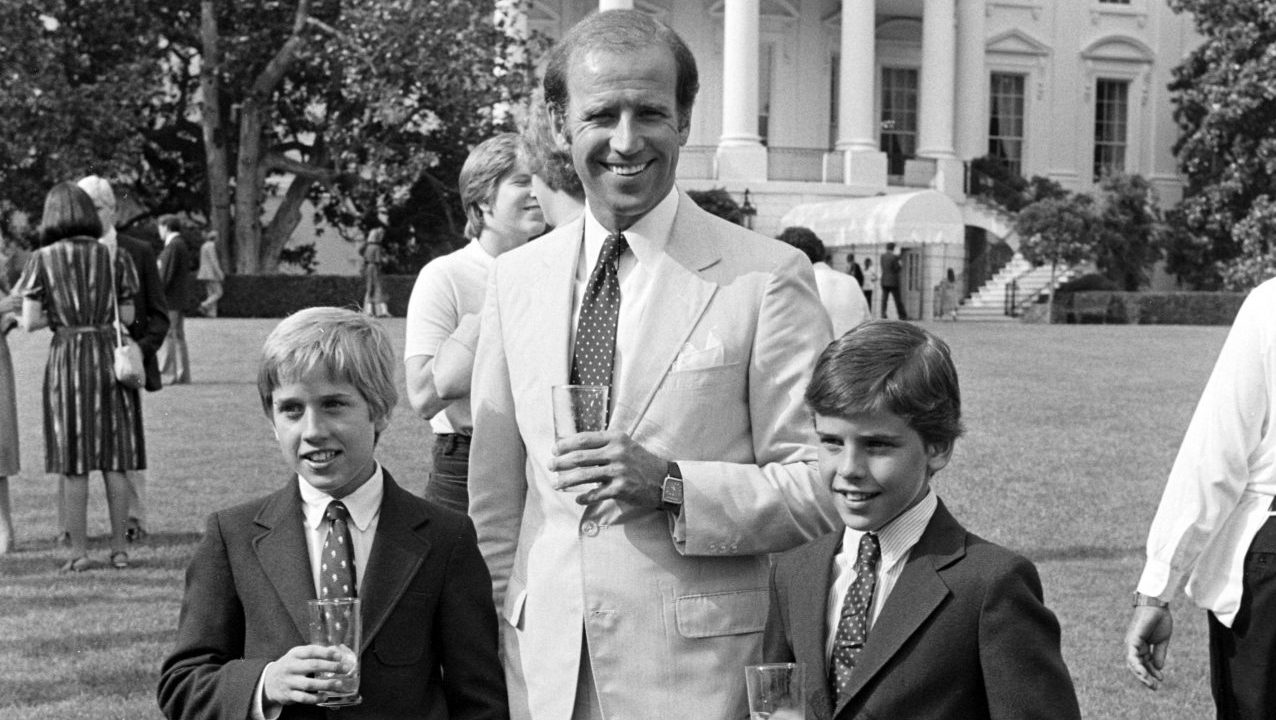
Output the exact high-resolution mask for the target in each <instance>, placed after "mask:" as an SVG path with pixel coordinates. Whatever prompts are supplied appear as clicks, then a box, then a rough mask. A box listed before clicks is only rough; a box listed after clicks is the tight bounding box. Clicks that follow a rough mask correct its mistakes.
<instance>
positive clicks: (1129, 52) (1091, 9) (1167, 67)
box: [520, 0, 1199, 317]
mask: <svg viewBox="0 0 1276 720" xmlns="http://www.w3.org/2000/svg"><path fill="white" fill-rule="evenodd" d="M520 7H521V12H523V13H525V15H526V23H527V27H528V28H529V29H531V30H534V31H537V32H540V33H543V34H545V35H547V36H549V37H551V38H557V37H560V36H561V35H562V34H563V33H564V32H565V31H566V30H567V29H568V28H569V27H571V25H572V24H574V23H575V22H577V21H578V20H580V19H581V18H583V17H584V16H585V15H587V14H588V13H590V12H593V11H595V10H599V9H610V8H618V7H630V8H636V9H638V10H641V11H643V12H647V13H650V14H651V15H653V16H655V17H656V18H658V19H660V20H662V21H664V22H665V23H667V24H668V25H670V26H671V27H673V28H674V29H675V30H676V31H677V32H678V33H679V34H680V35H681V36H682V37H683V38H684V40H686V42H687V44H688V45H689V46H690V47H691V50H692V52H693V53H694V54H695V56H696V60H697V62H698V66H699V71H700V81H701V90H700V94H699V97H698V98H697V101H696V106H695V110H694V112H693V117H692V126H691V135H690V139H689V141H688V144H687V147H685V148H684V149H683V153H682V158H681V160H680V164H679V168H678V178H679V185H680V186H681V187H683V188H684V189H688V190H698V189H699V190H703V189H710V188H715V187H721V188H725V189H726V190H727V191H728V192H730V193H731V194H732V195H733V196H734V197H736V199H737V200H741V201H743V200H744V199H745V197H746V191H747V197H748V199H749V204H750V205H751V206H752V207H754V208H756V215H755V216H754V217H753V219H752V221H753V223H754V227H755V229H757V230H758V231H760V232H762V233H765V234H768V235H775V234H777V233H778V232H779V231H780V230H781V229H782V228H783V227H784V226H785V225H789V224H805V225H808V226H810V227H812V229H814V230H815V231H816V232H817V233H818V234H819V235H820V236H821V237H822V238H823V239H824V241H825V244H826V245H828V246H830V248H832V249H834V251H835V252H834V261H835V264H839V265H843V264H844V263H845V255H846V252H847V251H854V252H856V254H857V256H858V257H860V258H863V257H872V258H875V262H876V258H877V256H878V255H879V254H880V252H881V251H882V249H883V246H884V244H885V243H886V242H888V241H894V242H896V243H897V244H898V246H899V248H900V249H901V250H902V251H903V260H904V266H905V299H906V302H907V303H908V305H909V308H910V315H911V316H913V317H925V316H929V310H930V308H929V305H930V303H929V302H927V301H926V295H927V293H928V292H929V288H931V287H933V286H934V285H935V283H936V282H938V280H939V279H940V277H941V276H942V275H943V274H944V272H945V270H946V269H947V268H953V269H954V270H955V271H956V272H957V274H958V275H959V276H960V277H961V278H962V279H963V281H964V283H963V285H964V288H965V289H967V290H968V291H973V290H974V289H975V288H976V287H977V286H978V285H979V284H981V283H982V282H983V280H984V279H986V278H987V276H988V275H989V273H990V271H991V269H992V268H991V267H990V266H989V263H988V262H987V261H986V259H985V258H986V257H987V256H988V250H989V248H990V247H992V246H994V245H997V244H998V243H1000V242H1004V241H1006V240H1008V239H1009V240H1010V241H1011V242H1015V241H1014V239H1013V238H1009V237H1008V233H1009V230H1008V223H1007V219H1006V218H1005V217H1002V216H999V215H998V214H997V213H996V212H995V211H992V210H990V209H989V208H986V207H984V206H982V205H981V204H979V203H976V202H974V201H972V200H970V199H968V198H967V195H966V189H967V175H968V173H967V168H968V163H969V161H970V160H972V159H973V158H977V157H981V156H984V155H992V156H995V157H997V158H998V159H1000V160H1001V162H1003V163H1005V165H1006V166H1007V167H1009V168H1010V169H1013V170H1014V171H1015V172H1017V173H1019V174H1020V175H1022V176H1024V177H1031V176H1033V175H1042V176H1045V177H1048V178H1051V179H1053V180H1056V181H1058V182H1060V183H1061V184H1063V185H1064V186H1065V187H1067V188H1069V189H1072V190H1079V191H1087V190H1090V189H1092V188H1093V187H1094V186H1095V183H1096V180H1097V179H1098V178H1099V177H1100V176H1101V175H1102V173H1103V172H1105V171H1110V170H1116V171H1125V172H1131V173H1139V174H1141V175H1143V176H1144V177H1146V178H1148V179H1149V180H1150V181H1151V182H1152V184H1153V185H1154V186H1155V187H1156V188H1157V190H1158V192H1159V194H1160V197H1161V200H1162V202H1163V204H1169V203H1173V202H1176V201H1177V200H1178V198H1179V196H1180V192H1181V190H1180V188H1181V179H1180V176H1179V175H1178V173H1177V171H1176V167H1175V162H1174V158H1173V155H1172V153H1171V147H1172V145H1173V143H1174V141H1175V139H1176V138H1177V128H1176V126H1175V124H1174V122H1173V117H1172V105H1171V102H1170V97H1169V92H1168V90H1167V87H1166V86H1167V84H1168V83H1169V82H1170V80H1171V72H1172V69H1173V68H1174V67H1175V66H1176V65H1178V64H1179V63H1180V62H1181V60H1182V59H1183V57H1184V56H1185V54H1186V53H1187V52H1188V51H1189V50H1190V49H1191V48H1192V47H1194V46H1195V44H1196V43H1198V42H1199V39H1198V38H1197V37H1196V35H1195V34H1194V32H1193V29H1192V22H1191V18H1190V17H1187V16H1182V15H1178V14H1175V13H1173V12H1172V11H1171V10H1170V9H1169V7H1168V4H1167V2H1166V0H533V1H532V2H530V3H527V2H523V3H521V6H520ZM902 195H908V197H897V196H902Z"/></svg>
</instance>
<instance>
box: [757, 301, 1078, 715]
mask: <svg viewBox="0 0 1276 720" xmlns="http://www.w3.org/2000/svg"><path fill="white" fill-rule="evenodd" d="M806 403H807V405H808V406H809V407H810V409H811V412H812V413H813V414H814V415H815V434H816V435H817V436H818V437H819V442H820V461H819V466H820V475H821V477H822V478H823V479H824V482H825V483H827V484H828V486H829V488H830V490H831V491H832V493H833V494H834V496H835V497H836V501H835V502H836V505H837V511H838V514H839V515H841V517H842V522H843V524H844V527H841V528H839V529H837V530H835V531H834V532H832V533H829V534H828V535H825V536H824V537H821V538H818V539H816V540H814V541H812V542H810V543H808V544H806V545H803V546H802V547H800V548H797V549H796V550H791V551H789V552H787V553H785V554H783V555H781V556H779V557H778V558H777V559H776V561H775V564H774V566H773V569H772V572H771V583H770V585H771V603H770V615H769V617H768V618H767V623H766V640H765V646H764V650H763V659H764V660H765V661H766V662H799V663H805V665H806V688H807V692H806V696H807V717H808V718H832V719H833V720H851V718H908V719H909V720H955V719H957V718H960V719H961V720H992V719H993V718H1021V719H1027V718H1036V719H1038V720H1047V719H1048V720H1079V718H1080V717H1081V710H1080V708H1079V707H1078V704H1077V696H1076V691H1075V690H1074V689H1073V685H1072V677H1071V676H1070V675H1069V674H1068V668H1067V665H1065V664H1064V661H1063V655H1062V653H1061V651H1060V628H1059V621H1058V620H1057V619H1056V618H1055V616H1054V613H1052V612H1051V611H1050V610H1049V608H1047V607H1046V605H1045V602H1044V600H1043V598H1042V589H1041V578H1040V577H1039V576H1038V573H1037V569H1036V567H1034V566H1033V564H1032V562H1030V561H1029V560H1027V559H1026V558H1023V557H1021V556H1019V555H1017V554H1015V553H1013V552H1011V551H1010V550H1007V549H1006V548H1003V547H1001V546H999V545H995V544H993V543H990V542H988V541H987V540H984V539H983V538H980V537H978V536H976V535H974V534H972V533H970V532H968V531H967V530H966V528H964V527H963V526H962V525H961V523H959V522H958V521H957V520H956V519H955V518H954V517H953V516H952V514H951V513H949V511H948V508H947V506H945V505H944V502H943V501H942V500H940V499H939V497H938V496H937V495H936V494H935V489H934V485H933V483H934V477H935V474H936V473H937V472H939V471H940V470H942V469H943V468H944V467H946V466H947V465H948V461H949V460H950V459H951V457H952V452H953V446H954V443H955V442H956V441H957V438H958V437H960V436H961V434H962V421H961V391H960V389H959V386H958V380H957V369H956V367H954V366H953V362H952V355H951V353H950V352H949V350H948V346H947V345H946V344H945V343H944V341H943V340H940V339H939V338H938V337H936V336H935V335H934V334H932V333H930V332H928V331H926V330H923V329H922V328H919V327H916V326H914V325H911V324H909V323H906V322H900V321H897V320H875V321H873V322H869V323H865V324H864V325H861V326H859V327H858V328H855V329H854V330H852V331H850V332H849V333H847V334H845V335H843V336H841V337H840V338H838V339H836V340H834V341H833V342H832V343H831V344H830V345H829V346H828V347H827V348H826V349H825V350H824V352H823V354H821V355H820V358H819V361H818V362H817V363H816V365H815V370H814V372H813V373H812V375H811V384H810V385H809V386H808V387H807V389H806Z"/></svg>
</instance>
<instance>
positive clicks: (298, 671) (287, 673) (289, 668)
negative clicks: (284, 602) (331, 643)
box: [261, 645, 348, 709]
mask: <svg viewBox="0 0 1276 720" xmlns="http://www.w3.org/2000/svg"><path fill="white" fill-rule="evenodd" d="M339 657H340V655H339V654H338V653H337V650H336V648H331V647H325V646H323V645H298V646H297V647H295V648H293V649H291V650H289V651H288V652H286V653H284V655H283V657H281V658H279V659H278V660H276V661H275V662H273V663H271V664H269V665H267V666H266V670H265V672H263V673H262V683H261V689H262V693H263V694H264V695H265V696H266V697H265V702H263V703H262V705H263V709H268V708H269V707H270V706H271V705H296V704H302V705H314V704H316V703H318V702H319V701H320V700H322V699H323V698H322V696H321V695H322V693H324V692H327V691H331V690H336V689H337V688H338V685H339V683H340V682H341V679H340V678H334V679H329V680H321V679H319V678H317V677H314V676H315V675H317V674H319V673H322V672H331V673H340V672H344V671H345V670H347V669H348V668H342V667H341V662H340V660H339Z"/></svg>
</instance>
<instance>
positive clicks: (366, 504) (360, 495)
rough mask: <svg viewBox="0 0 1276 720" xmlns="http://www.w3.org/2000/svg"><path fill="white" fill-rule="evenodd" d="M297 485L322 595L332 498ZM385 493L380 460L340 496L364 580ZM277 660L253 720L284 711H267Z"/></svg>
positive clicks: (260, 690) (359, 579)
mask: <svg viewBox="0 0 1276 720" xmlns="http://www.w3.org/2000/svg"><path fill="white" fill-rule="evenodd" d="M297 487H298V488H299V489H300V490H301V505H302V508H301V512H302V522H303V524H304V526H305V529H306V551H307V552H308V553H309V554H310V575H311V579H312V580H313V581H314V584H315V597H319V556H320V555H321V554H322V553H323V541H324V540H326V539H327V537H328V523H327V522H326V521H325V520H324V517H323V515H324V512H326V511H327V509H328V503H330V502H332V500H333V497H332V496H331V495H329V494H328V493H325V492H323V491H321V490H316V489H315V488H314V486H312V485H311V484H310V483H308V482H306V481H305V480H304V479H303V478H302V477H301V476H300V475H299V476H297ZM384 494H385V480H384V475H383V474H382V472H381V463H377V467H376V469H375V470H373V471H372V477H370V478H368V481H367V482H365V483H364V484H363V485H361V486H360V487H359V489H358V490H355V491H354V492H352V493H350V494H349V495H347V496H345V497H343V498H341V502H342V503H343V504H344V505H345V506H346V510H347V511H348V512H349V513H350V522H349V523H347V525H348V526H349V528H350V541H351V543H352V544H353V545H354V578H355V582H356V583H359V584H362V583H363V571H364V570H366V569H367V567H368V557H369V556H370V555H371V554H372V541H373V539H374V538H376V535H377V523H378V522H380V520H381V498H382V496H383V495H384ZM273 664H274V663H273V662H272V663H268V664H267V665H266V667H264V668H262V671H261V677H259V678H257V691H256V692H255V693H253V707H252V720H275V718H278V717H279V715H280V713H281V712H283V708H282V707H276V708H274V709H273V710H272V712H271V713H270V714H266V712H265V710H264V705H265V700H266V694H265V686H264V685H263V682H262V681H263V680H264V679H265V677H266V670H267V669H269V668H270V666H271V665H273Z"/></svg>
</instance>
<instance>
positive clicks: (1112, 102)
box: [1094, 79, 1130, 182]
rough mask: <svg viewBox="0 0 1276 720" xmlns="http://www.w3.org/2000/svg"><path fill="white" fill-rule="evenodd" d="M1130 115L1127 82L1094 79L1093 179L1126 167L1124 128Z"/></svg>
mask: <svg viewBox="0 0 1276 720" xmlns="http://www.w3.org/2000/svg"><path fill="white" fill-rule="evenodd" d="M1129 115H1130V83H1129V82H1128V81H1126V80H1104V79H1099V80H1097V81H1095V96H1094V179H1095V181H1096V182H1097V181H1098V180H1099V179H1100V178H1102V177H1103V176H1104V175H1105V174H1108V173H1119V172H1122V171H1124V170H1125V146H1126V128H1127V126H1128V125H1129Z"/></svg>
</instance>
